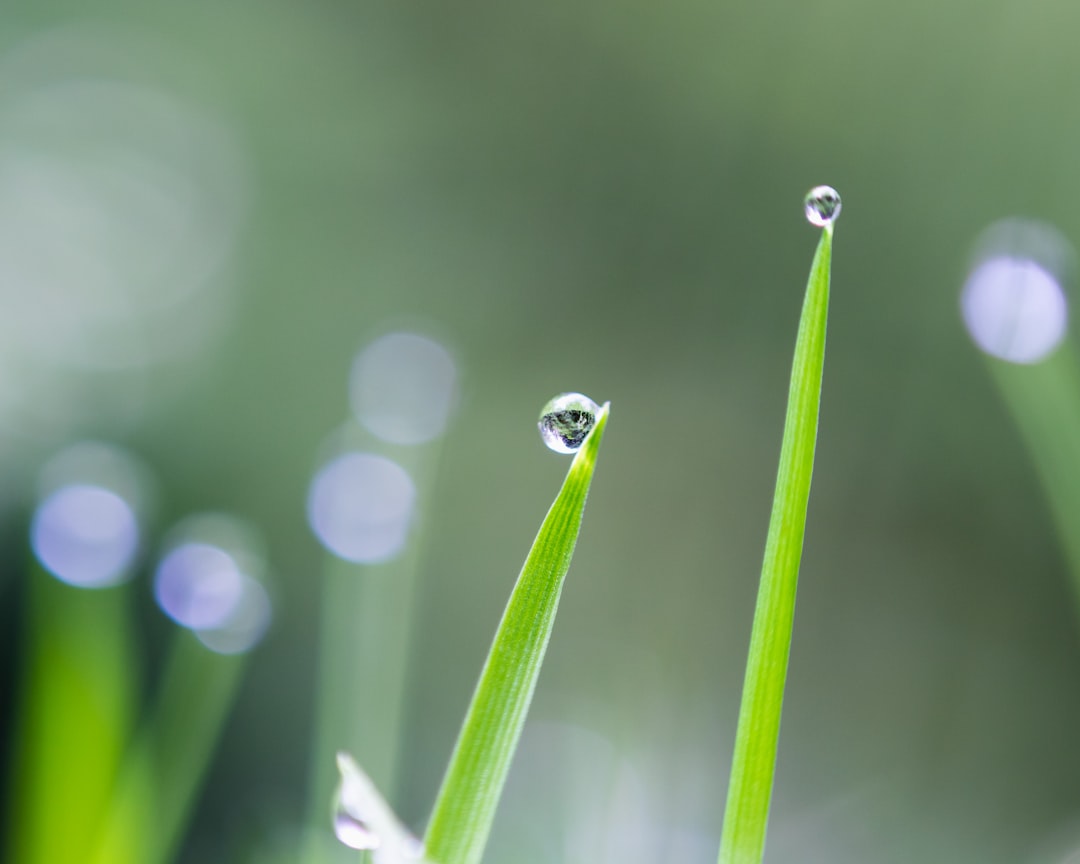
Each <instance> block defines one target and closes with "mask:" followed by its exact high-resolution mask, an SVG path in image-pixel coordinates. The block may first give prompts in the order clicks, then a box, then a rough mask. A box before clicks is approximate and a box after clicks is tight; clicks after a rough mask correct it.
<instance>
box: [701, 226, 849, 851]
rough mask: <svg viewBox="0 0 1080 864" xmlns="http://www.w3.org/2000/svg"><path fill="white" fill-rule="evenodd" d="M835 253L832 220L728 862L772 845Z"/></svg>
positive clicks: (747, 692)
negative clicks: (768, 834) (772, 806)
mask: <svg viewBox="0 0 1080 864" xmlns="http://www.w3.org/2000/svg"><path fill="white" fill-rule="evenodd" d="M831 257H832V225H828V226H826V227H825V229H824V230H823V231H822V232H821V240H820V242H819V243H818V247H817V253H816V254H815V256H814V262H813V264H812V265H811V268H810V279H809V282H808V284H807V288H806V299H805V300H804V302H803V310H802V317H801V318H800V321H799V334H798V337H797V339H796V342H795V359H794V362H793V364H792V369H791V389H790V392H789V395H788V406H787V417H786V419H785V421H784V439H783V444H782V446H781V449H780V467H779V470H778V472H777V479H776V494H775V497H774V498H773V507H772V517H771V519H770V520H769V534H768V539H767V540H766V543H765V561H764V564H763V565H762V569H761V584H760V588H759V590H758V599H757V606H756V608H755V610H754V625H753V631H752V633H751V636H750V652H749V656H748V659H747V664H746V680H745V683H744V685H743V695H742V704H741V706H740V708H739V725H738V731H737V732H736V736H735V754H734V759H733V762H732V767H731V779H730V783H729V786H728V797H727V807H726V810H725V813H724V828H723V833H722V835H721V839H720V855H719V861H720V864H758V862H760V861H761V859H762V855H763V854H764V850H765V831H766V827H767V825H768V820H769V802H770V799H771V797H772V785H773V775H774V773H775V767H776V748H777V743H778V739H779V735H780V712H781V708H782V706H783V700H784V682H785V680H786V678H787V666H788V655H789V652H790V649H791V629H792V621H793V619H794V615H795V589H796V585H797V584H798V578H799V561H800V558H801V557H802V547H803V534H804V532H805V529H806V508H807V503H808V501H809V498H810V480H811V476H812V474H813V469H814V447H815V444H816V441H817V426H818V407H819V404H820V401H821V376H822V368H823V365H824V361H825V326H826V320H827V317H828V309H829V269H830V262H831Z"/></svg>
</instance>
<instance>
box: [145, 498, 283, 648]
mask: <svg viewBox="0 0 1080 864" xmlns="http://www.w3.org/2000/svg"><path fill="white" fill-rule="evenodd" d="M265 566H266V565H265V560H264V556H263V553H262V544H261V542H260V539H259V537H258V534H257V533H256V532H255V531H254V529H253V528H252V527H251V526H250V525H248V524H247V523H245V522H243V521H241V520H239V519H237V518H236V517H234V516H230V515H228V514H225V513H202V514H197V515H195V516H190V517H188V518H187V519H185V520H184V521H183V522H181V523H180V524H179V525H177V526H176V527H175V528H174V529H173V530H172V531H171V532H170V537H169V540H168V542H167V543H166V547H165V551H164V553H163V554H162V556H161V558H160V560H159V561H158V565H157V568H156V569H155V572H154V599H155V600H157V603H158V605H159V606H160V607H161V610H162V611H163V612H164V613H165V614H166V615H168V616H169V617H170V618H171V619H172V620H173V621H175V622H176V623H177V624H179V625H180V626H181V627H185V628H187V629H189V630H191V631H192V632H193V633H194V634H195V636H196V638H197V639H198V640H199V641H200V642H202V644H203V645H205V646H206V647H207V648H209V649H210V650H212V651H215V652H216V653H219V654H239V653H241V652H244V651H248V650H250V649H251V648H253V647H254V646H255V645H256V644H258V642H259V641H260V640H261V639H262V638H263V636H264V635H265V633H266V631H267V629H268V628H269V626H270V622H271V618H272V617H273V608H272V605H271V602H270V597H269V595H268V594H267V591H266V588H265V587H264V586H263V584H262V582H261V581H260V577H261V576H262V574H263V571H264V570H265Z"/></svg>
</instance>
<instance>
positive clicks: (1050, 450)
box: [987, 341, 1080, 601]
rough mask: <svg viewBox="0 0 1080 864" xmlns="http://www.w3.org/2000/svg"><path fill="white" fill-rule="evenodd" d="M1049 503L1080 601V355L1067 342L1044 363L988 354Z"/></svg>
mask: <svg viewBox="0 0 1080 864" xmlns="http://www.w3.org/2000/svg"><path fill="white" fill-rule="evenodd" d="M987 362H988V363H989V366H990V372H991V374H992V375H993V378H994V381H995V383H996V384H997V386H998V389H999V391H1000V392H1001V395H1002V398H1003V399H1004V401H1005V405H1006V407H1007V408H1008V410H1009V413H1010V414H1011V415H1012V417H1013V420H1014V421H1015V422H1016V425H1017V428H1018V429H1019V430H1020V435H1021V436H1022V438H1023V441H1024V445H1025V446H1026V448H1027V451H1028V454H1029V455H1030V457H1031V460H1032V463H1033V465H1034V467H1035V471H1036V473H1037V475H1038V478H1039V482H1040V484H1041V485H1042V488H1043V493H1044V494H1045V495H1046V500H1047V503H1048V505H1049V509H1050V515H1051V517H1052V518H1053V520H1054V525H1055V527H1056V529H1057V533H1058V536H1059V537H1060V539H1061V544H1062V547H1063V549H1064V552H1065V555H1066V559H1067V562H1068V564H1069V569H1070V570H1071V571H1072V576H1073V583H1074V589H1075V591H1076V594H1077V599H1078V601H1080V532H1077V530H1076V526H1077V525H1078V524H1080V357H1078V356H1077V350H1076V346H1075V345H1074V344H1073V343H1072V342H1070V341H1066V342H1065V343H1064V344H1063V345H1062V346H1061V347H1060V348H1058V349H1057V350H1056V351H1055V352H1054V353H1053V354H1051V355H1050V356H1049V357H1047V358H1046V359H1045V360H1043V361H1042V362H1040V363H1035V364H1032V365H1021V364H1015V363H1009V362H1006V361H1004V360H997V359H994V358H987Z"/></svg>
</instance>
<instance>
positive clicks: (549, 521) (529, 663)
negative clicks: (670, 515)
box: [424, 405, 608, 864]
mask: <svg viewBox="0 0 1080 864" xmlns="http://www.w3.org/2000/svg"><path fill="white" fill-rule="evenodd" d="M607 417H608V406H607V405H604V407H603V408H602V409H601V410H600V412H599V414H598V415H597V418H596V426H595V428H594V429H593V431H592V433H591V434H590V435H589V437H588V438H587V439H586V441H585V443H584V444H583V445H582V447H581V449H580V450H579V451H578V453H577V455H576V456H575V457H574V462H573V464H572V465H571V466H570V471H569V473H568V474H567V476H566V481H565V482H564V483H563V487H562V490H561V491H560V492H559V495H558V497H557V498H556V499H555V502H554V503H553V504H552V505H551V509H550V510H549V511H548V514H547V517H546V518H545V519H544V523H543V525H541V526H540V531H539V533H538V534H537V535H536V540H535V541H534V543H533V546H532V549H531V551H530V552H529V556H528V558H526V559H525V566H524V567H522V570H521V575H520V576H518V581H517V584H516V585H515V586H514V591H513V593H512V594H511V595H510V602H509V603H508V604H507V606H506V611H505V612H504V613H503V618H502V622H501V623H500V624H499V629H498V631H497V632H496V634H495V640H494V642H493V643H492V645H491V651H490V652H489V654H488V658H487V661H486V663H485V664H484V670H483V672H482V673H481V675H480V681H479V683H478V684H477V687H476V692H475V693H474V694H473V700H472V704H471V705H470V706H469V712H468V714H467V715H466V717H465V724H464V726H463V727H462V730H461V734H460V735H459V736H458V741H457V746H456V747H455V749H454V755H453V757H452V758H451V760H450V767H449V768H448V769H447V772H446V777H445V778H444V780H443V785H442V789H441V790H440V791H439V796H438V799H437V800H436V802H435V810H434V812H433V814H432V817H431V822H430V824H429V826H428V830H427V835H426V837H425V838H424V846H425V849H426V856H427V858H428V859H429V860H431V861H433V862H437V864H478V862H479V861H480V857H481V855H482V854H483V851H484V845H485V844H486V842H487V838H488V833H489V832H490V830H491V823H492V820H493V819H494V816H495V808H496V806H497V805H498V801H499V796H500V794H501V793H502V788H503V783H504V781H505V780H506V774H507V771H508V770H509V768H510V760H511V759H512V758H513V754H514V750H515V748H516V747H517V742H518V738H519V737H520V735H521V729H522V726H523V725H524V723H525V714H526V712H527V711H528V708H529V702H530V701H531V700H532V695H533V691H534V690H535V689H536V680H537V677H538V676H539V674H540V665H541V663H542V662H543V659H544V652H545V650H546V649H547V644H548V639H549V638H550V636H551V628H552V624H553V623H554V621H555V612H556V610H557V608H558V605H559V594H560V592H561V591H562V585H563V578H564V577H565V576H566V571H567V569H568V568H569V567H570V558H571V556H572V555H573V553H574V544H575V543H576V542H577V536H578V530H579V529H580V527H581V516H582V512H583V511H584V509H585V498H586V496H587V494H588V491H589V484H590V483H591V482H592V476H593V469H594V468H595V466H596V455H597V452H598V451H599V449H600V439H601V436H602V435H603V432H604V426H605V425H606V423H607Z"/></svg>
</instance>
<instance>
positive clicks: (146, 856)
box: [81, 630, 247, 864]
mask: <svg viewBox="0 0 1080 864" xmlns="http://www.w3.org/2000/svg"><path fill="white" fill-rule="evenodd" d="M246 663H247V658H246V656H245V655H242V654H241V655H232V656H222V655H219V654H215V653H213V652H212V651H210V650H209V649H207V648H205V647H204V646H203V645H201V644H199V643H198V641H197V640H196V639H195V637H194V636H192V634H191V633H189V632H188V631H186V630H182V631H179V632H177V633H176V634H174V641H173V645H172V648H171V653H170V656H169V660H168V663H167V664H166V667H165V671H164V674H163V675H162V682H161V690H160V691H159V693H158V696H157V702H156V704H155V706H154V709H153V711H152V712H151V714H150V715H149V717H148V718H147V720H146V721H145V723H144V725H143V728H142V729H141V730H140V733H139V735H138V737H137V738H136V739H135V741H134V743H133V744H132V746H131V748H130V750H129V752H128V753H127V755H126V757H125V759H124V762H123V766H122V769H121V772H120V775H119V779H118V782H117V785H116V788H115V790H114V792H113V795H112V800H111V801H110V806H109V809H108V812H107V814H106V817H105V819H104V822H103V826H102V829H101V831H99V832H98V833H97V834H96V835H95V836H96V838H97V842H96V845H93V846H92V847H91V848H90V849H88V851H87V854H85V856H84V857H83V858H82V859H81V860H83V861H86V862H89V864H168V862H170V861H172V860H173V859H174V857H175V855H176V851H177V848H178V846H179V844H180V841H181V840H182V839H183V832H184V829H185V828H186V827H187V824H188V821H189V819H190V816H191V812H192V809H193V807H194V804H195V802H196V800H197V797H198V792H199V789H200V787H201V785H202V780H203V778H204V777H205V775H206V772H207V771H208V770H209V768H210V764H211V761H212V759H213V755H214V751H215V749H216V746H217V743H218V740H219V738H220V737H221V732H222V730H223V728H224V726H225V721H226V720H227V719H228V716H229V711H230V709H231V708H232V705H233V702H234V701H235V697H236V693H237V690H238V687H239V684H240V681H241V680H242V672H243V670H244V667H245V666H246Z"/></svg>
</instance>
